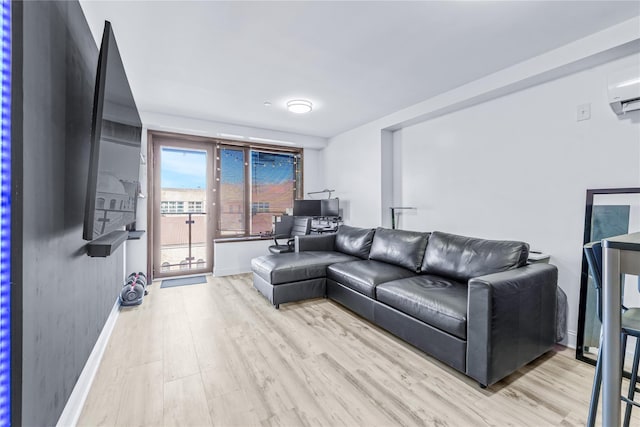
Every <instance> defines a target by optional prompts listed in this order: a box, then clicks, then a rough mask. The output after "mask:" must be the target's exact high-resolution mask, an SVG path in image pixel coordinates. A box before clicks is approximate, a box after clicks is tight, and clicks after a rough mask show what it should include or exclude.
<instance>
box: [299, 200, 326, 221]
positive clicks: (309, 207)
mask: <svg viewBox="0 0 640 427" xmlns="http://www.w3.org/2000/svg"><path fill="white" fill-rule="evenodd" d="M321 202H322V200H294V201H293V216H313V217H316V216H322V204H321Z"/></svg>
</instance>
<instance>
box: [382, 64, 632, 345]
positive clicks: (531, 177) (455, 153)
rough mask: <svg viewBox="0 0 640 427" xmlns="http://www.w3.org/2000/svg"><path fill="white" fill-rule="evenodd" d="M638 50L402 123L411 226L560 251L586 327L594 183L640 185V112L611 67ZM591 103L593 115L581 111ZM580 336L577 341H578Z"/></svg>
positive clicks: (398, 140) (400, 152) (573, 306)
mask: <svg viewBox="0 0 640 427" xmlns="http://www.w3.org/2000/svg"><path fill="white" fill-rule="evenodd" d="M638 64H640V55H633V56H631V57H627V58H624V59H621V60H617V61H614V62H611V63H608V64H606V65H602V66H599V67H596V68H593V69H590V70H587V71H583V72H580V73H577V74H574V75H571V76H568V77H564V78H561V79H558V80H555V81H552V82H549V83H546V84H543V85H540V86H536V87H533V88H529V89H526V90H523V91H521V92H517V93H515V94H511V95H508V96H505V97H502V98H498V99H496V100H494V101H491V102H487V103H484V104H480V105H478V106H475V107H472V108H468V109H465V110H462V111H459V112H455V113H452V114H449V115H446V116H443V117H439V118H436V119H433V120H430V121H428V122H424V123H421V124H418V125H414V126H411V127H408V128H405V129H402V130H400V131H397V132H395V133H394V158H395V159H396V164H395V166H396V167H399V171H397V172H396V174H395V175H396V177H397V179H399V180H400V181H401V182H400V183H398V184H397V185H396V188H398V189H400V191H401V193H400V194H399V195H396V197H397V198H399V202H400V204H403V205H411V206H416V207H417V208H418V210H417V211H416V213H415V214H414V215H408V216H405V217H404V218H403V220H404V222H403V223H402V228H405V229H411V230H442V231H449V232H453V233H459V234H464V235H472V236H478V237H485V238H492V239H517V240H524V241H527V242H529V243H530V244H531V247H532V249H537V250H541V251H543V252H546V253H549V254H551V262H552V263H553V264H555V265H557V266H558V271H559V281H558V284H559V285H560V286H561V287H562V289H563V290H564V291H565V292H566V293H567V297H568V301H569V322H568V327H569V332H570V334H573V336H572V338H573V339H574V340H575V332H576V330H577V318H578V301H579V291H580V274H581V259H582V238H583V231H584V211H585V192H586V190H587V189H589V188H615V187H637V186H640V180H639V179H638V177H639V174H640V163H639V162H638V156H639V155H640V113H638V112H635V113H630V114H629V116H628V117H625V118H622V119H621V118H619V117H618V116H616V115H615V114H614V113H613V112H612V111H611V109H610V108H609V105H608V102H607V92H606V86H607V76H608V74H609V73H611V72H612V71H614V70H617V69H620V68H624V67H629V66H632V65H636V66H638V69H639V72H640V65H638ZM584 103H591V119H590V120H587V121H580V122H578V121H576V107H577V105H580V104H584ZM574 342H575V341H574Z"/></svg>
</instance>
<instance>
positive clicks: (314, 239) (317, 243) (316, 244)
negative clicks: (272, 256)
mask: <svg viewBox="0 0 640 427" xmlns="http://www.w3.org/2000/svg"><path fill="white" fill-rule="evenodd" d="M335 241H336V234H335V233H327V234H314V235H307V236H296V237H295V246H296V252H304V251H332V250H334V249H333V248H334V243H335Z"/></svg>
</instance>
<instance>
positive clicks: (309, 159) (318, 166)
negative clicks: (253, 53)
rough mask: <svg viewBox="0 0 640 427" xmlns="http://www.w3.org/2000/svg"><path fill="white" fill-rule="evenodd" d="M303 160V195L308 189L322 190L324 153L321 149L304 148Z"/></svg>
mask: <svg viewBox="0 0 640 427" xmlns="http://www.w3.org/2000/svg"><path fill="white" fill-rule="evenodd" d="M303 156H304V161H303V164H302V167H303V169H304V174H303V180H304V183H303V187H304V188H303V190H304V195H305V197H307V193H308V192H310V191H320V190H324V188H325V185H324V153H323V152H322V150H314V149H313V148H305V149H304V153H303Z"/></svg>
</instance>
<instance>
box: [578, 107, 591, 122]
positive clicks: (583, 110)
mask: <svg viewBox="0 0 640 427" xmlns="http://www.w3.org/2000/svg"><path fill="white" fill-rule="evenodd" d="M576 116H577V119H578V121H579V122H581V121H583V120H589V119H590V118H591V104H582V105H578V108H577V110H576Z"/></svg>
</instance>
